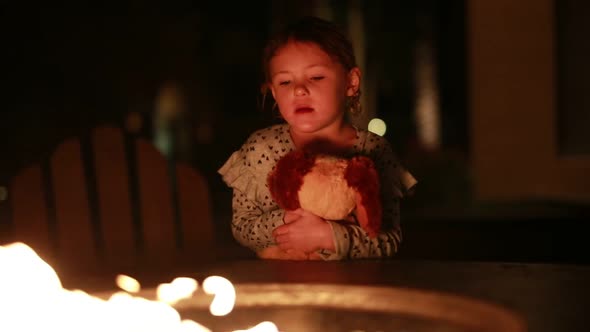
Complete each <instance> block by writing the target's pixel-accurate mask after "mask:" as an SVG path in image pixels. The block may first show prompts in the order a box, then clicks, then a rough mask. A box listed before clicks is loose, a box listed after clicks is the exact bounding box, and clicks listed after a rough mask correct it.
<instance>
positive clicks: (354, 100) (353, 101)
mask: <svg viewBox="0 0 590 332" xmlns="http://www.w3.org/2000/svg"><path fill="white" fill-rule="evenodd" d="M346 103H347V105H346V106H347V108H348V111H349V112H350V113H351V114H353V115H357V114H360V113H361V112H362V105H361V90H357V92H356V93H355V94H354V95H352V96H350V97H348V99H347V100H346Z"/></svg>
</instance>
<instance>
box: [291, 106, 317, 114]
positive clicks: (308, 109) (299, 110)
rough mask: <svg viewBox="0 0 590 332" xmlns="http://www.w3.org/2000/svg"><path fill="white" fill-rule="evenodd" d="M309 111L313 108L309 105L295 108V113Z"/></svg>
mask: <svg viewBox="0 0 590 332" xmlns="http://www.w3.org/2000/svg"><path fill="white" fill-rule="evenodd" d="M311 112H313V108H311V107H299V108H297V109H295V113H296V114H302V113H311Z"/></svg>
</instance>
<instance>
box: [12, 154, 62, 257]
mask: <svg viewBox="0 0 590 332" xmlns="http://www.w3.org/2000/svg"><path fill="white" fill-rule="evenodd" d="M8 199H9V202H10V206H11V209H12V227H13V234H14V236H13V240H14V241H19V242H24V243H25V244H27V245H28V246H30V247H31V248H33V250H35V251H36V252H37V254H39V256H41V257H42V258H43V259H45V260H51V257H54V255H55V252H54V247H53V243H52V241H51V236H50V234H51V232H50V229H49V220H48V208H47V202H46V200H45V192H44V188H43V179H42V173H41V167H40V166H39V165H34V166H32V167H29V168H26V169H24V170H23V171H22V172H20V173H19V174H17V175H16V176H15V177H14V178H13V179H12V182H11V185H10V192H9V195H8Z"/></svg>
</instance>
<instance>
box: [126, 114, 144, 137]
mask: <svg viewBox="0 0 590 332" xmlns="http://www.w3.org/2000/svg"><path fill="white" fill-rule="evenodd" d="M125 126H126V127H127V131H128V132H130V133H132V134H138V133H139V132H140V131H141V127H142V126H143V119H142V117H141V114H139V112H130V113H129V114H127V119H126V120H125Z"/></svg>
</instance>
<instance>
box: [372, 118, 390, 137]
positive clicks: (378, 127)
mask: <svg viewBox="0 0 590 332" xmlns="http://www.w3.org/2000/svg"><path fill="white" fill-rule="evenodd" d="M386 130H387V125H386V124H385V121H383V120H381V119H379V118H374V119H371V121H369V131H370V132H373V133H375V134H377V135H379V136H383V135H385V131H386Z"/></svg>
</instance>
